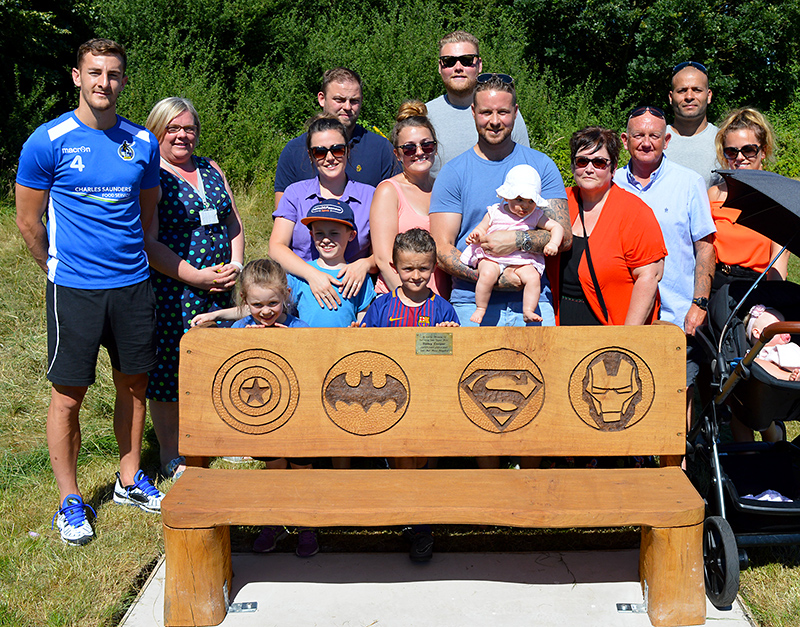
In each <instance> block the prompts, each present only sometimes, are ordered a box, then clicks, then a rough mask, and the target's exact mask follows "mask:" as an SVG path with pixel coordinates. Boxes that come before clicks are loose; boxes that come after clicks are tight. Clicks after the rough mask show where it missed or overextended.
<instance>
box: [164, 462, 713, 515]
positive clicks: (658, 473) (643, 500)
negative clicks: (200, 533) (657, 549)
mask: <svg viewBox="0 0 800 627" xmlns="http://www.w3.org/2000/svg"><path fill="white" fill-rule="evenodd" d="M162 516H163V520H164V524H165V525H169V526H171V527H176V528H181V527H194V528H197V527H213V526H216V525H268V524H276V525H298V526H312V527H333V526H368V527H369V526H385V525H405V524H412V523H433V524H496V525H507V526H511V527H559V528H572V527H614V526H620V525H647V526H655V527H671V526H687V525H694V524H697V523H699V522H701V521H702V520H703V516H704V505H703V501H702V499H701V498H700V496H699V495H698V494H697V492H696V491H695V489H694V488H693V487H692V485H691V484H690V483H689V481H688V479H687V478H686V476H685V475H684V473H683V472H682V471H681V470H680V469H679V468H629V469H595V470H587V469H551V470H485V469H484V470H246V469H237V470H221V469H206V468H188V469H187V470H186V472H185V474H184V475H183V476H182V477H181V478H180V480H178V481H177V482H176V483H175V485H174V486H173V487H172V489H170V491H169V493H168V494H167V496H166V498H165V499H164V501H163V503H162Z"/></svg>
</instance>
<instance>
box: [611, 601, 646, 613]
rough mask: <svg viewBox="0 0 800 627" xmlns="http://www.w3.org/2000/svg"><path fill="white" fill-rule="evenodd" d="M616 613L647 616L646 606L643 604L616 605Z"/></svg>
mask: <svg viewBox="0 0 800 627" xmlns="http://www.w3.org/2000/svg"><path fill="white" fill-rule="evenodd" d="M617 611H618V612H619V613H620V614H647V606H646V605H645V604H644V603H617Z"/></svg>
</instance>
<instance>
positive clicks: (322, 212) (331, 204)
mask: <svg viewBox="0 0 800 627" xmlns="http://www.w3.org/2000/svg"><path fill="white" fill-rule="evenodd" d="M317 220H330V221H331V222H341V223H342V224H346V225H347V226H349V227H350V228H351V229H353V230H354V231H357V230H358V229H357V228H356V218H355V216H354V215H353V210H352V209H351V208H350V205H348V204H347V203H346V202H342V201H341V200H336V199H335V198H334V199H330V200H323V201H322V202H318V203H317V204H316V205H314V206H313V207H311V209H309V210H308V215H307V216H306V217H305V218H302V219H301V220H300V222H302V223H303V224H305V225H306V226H308V227H309V228H311V226H310V225H311V223H312V222H316V221H317Z"/></svg>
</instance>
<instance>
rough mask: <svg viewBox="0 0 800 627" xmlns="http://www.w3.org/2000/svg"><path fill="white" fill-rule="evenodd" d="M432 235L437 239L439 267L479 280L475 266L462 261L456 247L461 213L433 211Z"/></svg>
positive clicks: (460, 277)
mask: <svg viewBox="0 0 800 627" xmlns="http://www.w3.org/2000/svg"><path fill="white" fill-rule="evenodd" d="M430 218H431V235H432V236H433V239H434V240H435V241H436V259H437V261H438V263H439V267H440V268H441V269H442V270H444V271H445V272H447V274H449V275H450V276H453V277H456V278H458V279H466V280H467V281H472V282H473V283H474V282H475V281H477V280H478V271H477V270H476V269H475V268H470V267H469V266H467V265H465V264H463V263H461V251H460V250H458V248H456V239H457V238H458V232H459V230H460V229H461V214H460V213H432V214H430Z"/></svg>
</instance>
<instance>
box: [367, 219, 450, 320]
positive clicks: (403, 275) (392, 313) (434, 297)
mask: <svg viewBox="0 0 800 627" xmlns="http://www.w3.org/2000/svg"><path fill="white" fill-rule="evenodd" d="M390 265H391V266H392V269H393V270H394V271H395V272H397V275H398V276H399V277H400V287H398V288H397V289H396V290H394V291H393V292H391V293H390V294H383V295H382V296H379V297H378V298H377V300H376V301H375V302H374V303H372V305H371V306H370V308H369V309H368V310H367V315H366V316H365V317H364V322H363V323H362V324H361V326H363V327H457V326H458V316H457V315H456V312H455V309H453V306H452V305H451V304H450V303H449V302H447V301H446V300H445V299H444V298H442V297H441V296H439V295H438V294H434V293H433V292H432V291H431V289H430V288H429V287H428V280H429V279H430V278H431V274H433V271H434V269H435V268H436V242H434V240H433V237H431V234H430V233H428V231H426V230H425V229H410V230H408V231H406V232H405V233H400V234H398V236H397V237H396V238H395V240H394V248H393V249H392V263H391V264H390Z"/></svg>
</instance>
